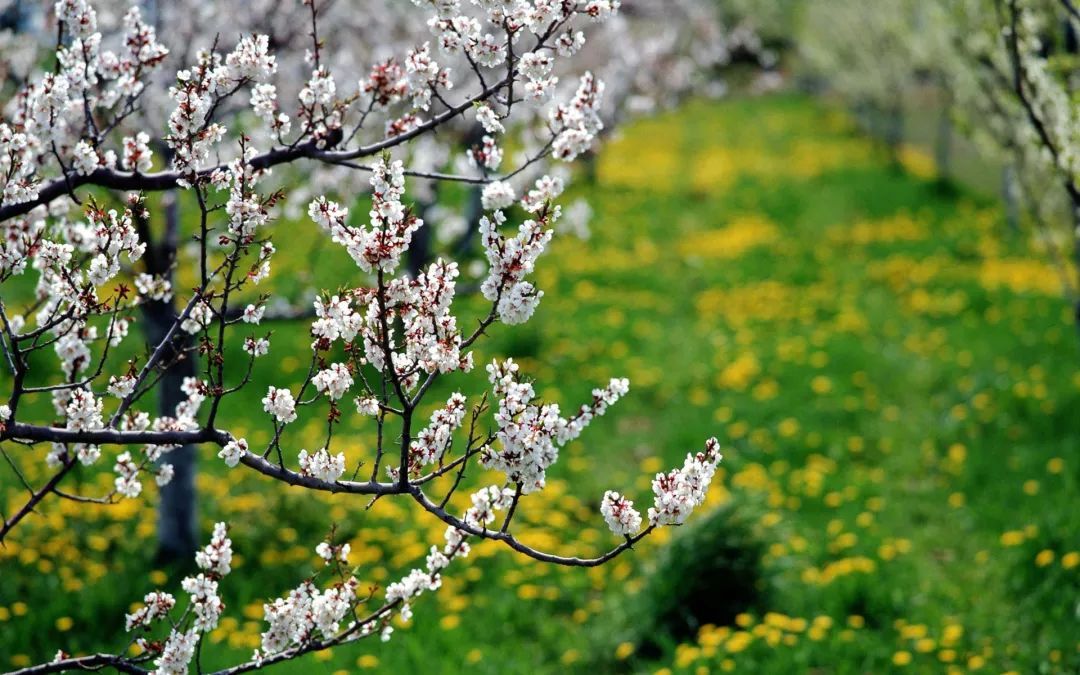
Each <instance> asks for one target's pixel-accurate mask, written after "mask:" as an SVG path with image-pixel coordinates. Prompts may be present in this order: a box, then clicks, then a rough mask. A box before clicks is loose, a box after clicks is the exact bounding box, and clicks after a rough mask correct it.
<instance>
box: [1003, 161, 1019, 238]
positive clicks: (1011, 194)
mask: <svg viewBox="0 0 1080 675" xmlns="http://www.w3.org/2000/svg"><path fill="white" fill-rule="evenodd" d="M1018 189H1019V188H1018V186H1017V183H1016V166H1015V165H1013V164H1011V163H1006V164H1005V165H1004V166H1003V167H1001V199H1002V201H1003V202H1005V222H1006V223H1007V224H1008V226H1009V230H1011V231H1012V232H1019V231H1020V196H1019V195H1018V194H1017V192H1018Z"/></svg>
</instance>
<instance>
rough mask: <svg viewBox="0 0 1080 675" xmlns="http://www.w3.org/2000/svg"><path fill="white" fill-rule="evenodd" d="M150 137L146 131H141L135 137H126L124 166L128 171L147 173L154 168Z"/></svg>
mask: <svg viewBox="0 0 1080 675" xmlns="http://www.w3.org/2000/svg"><path fill="white" fill-rule="evenodd" d="M149 144H150V136H149V134H147V133H146V132H145V131H140V132H139V133H137V134H135V135H134V136H125V137H124V154H123V163H122V166H123V167H124V168H125V169H127V170H128V171H139V172H141V173H147V172H148V171H150V168H151V167H152V166H153V154H154V152H153V151H152V150H151V149H150V145H149Z"/></svg>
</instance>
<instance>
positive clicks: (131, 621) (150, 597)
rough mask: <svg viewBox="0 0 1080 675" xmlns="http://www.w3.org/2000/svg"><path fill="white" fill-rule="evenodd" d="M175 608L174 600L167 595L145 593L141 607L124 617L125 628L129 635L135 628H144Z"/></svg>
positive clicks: (154, 592)
mask: <svg viewBox="0 0 1080 675" xmlns="http://www.w3.org/2000/svg"><path fill="white" fill-rule="evenodd" d="M175 606H176V598H174V597H173V596H172V595H170V594H168V593H163V592H161V591H153V592H151V593H147V594H146V597H144V598H143V606H142V607H140V608H139V609H137V610H135V611H134V612H132V613H131V614H128V615H127V616H126V617H125V627H126V629H127V631H128V632H129V633H130V632H131V631H132V630H134V629H135V628H146V627H147V626H149V625H150V624H151V623H153V622H154V621H155V620H157V619H159V618H162V617H164V616H166V615H167V614H168V613H169V612H170V611H172V608H173V607H175Z"/></svg>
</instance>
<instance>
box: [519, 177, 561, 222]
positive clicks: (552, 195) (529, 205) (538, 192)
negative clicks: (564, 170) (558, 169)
mask: <svg viewBox="0 0 1080 675" xmlns="http://www.w3.org/2000/svg"><path fill="white" fill-rule="evenodd" d="M565 189H566V184H565V183H563V180H562V179H561V178H559V177H558V176H548V175H545V176H541V177H540V178H538V179H537V180H536V186H535V187H534V188H533V189H532V190H529V192H528V194H526V195H525V196H524V197H522V198H521V208H523V209H525V210H526V211H528V212H529V213H536V212H537V211H540V210H541V209H542V208H544V206H545V205H547V204H550V203H552V202H554V201H555V199H557V198H558V197H559V195H561V194H562V193H563V190H565Z"/></svg>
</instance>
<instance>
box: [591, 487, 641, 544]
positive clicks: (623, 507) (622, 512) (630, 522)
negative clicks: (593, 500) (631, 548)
mask: <svg viewBox="0 0 1080 675" xmlns="http://www.w3.org/2000/svg"><path fill="white" fill-rule="evenodd" d="M600 513H601V515H603V516H604V522H606V523H607V526H608V527H609V528H611V531H612V532H614V533H615V534H617V535H619V536H623V537H631V536H633V535H635V534H637V532H638V530H640V529H641V514H640V513H638V512H637V510H635V509H634V502H632V501H630V500H629V499H627V498H626V497H623V496H622V495H620V494H619V493H618V492H614V491H612V490H608V491H607V492H605V493H604V498H603V500H601V502H600Z"/></svg>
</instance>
